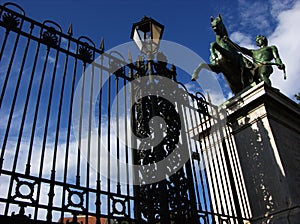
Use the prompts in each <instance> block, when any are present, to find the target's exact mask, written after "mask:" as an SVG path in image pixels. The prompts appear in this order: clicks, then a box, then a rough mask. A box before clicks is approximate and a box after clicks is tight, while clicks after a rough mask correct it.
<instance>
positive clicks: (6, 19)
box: [2, 12, 20, 30]
mask: <svg viewBox="0 0 300 224" xmlns="http://www.w3.org/2000/svg"><path fill="white" fill-rule="evenodd" d="M2 21H3V24H4V25H5V26H6V28H7V29H10V30H11V29H16V28H17V27H18V26H19V24H20V18H18V17H17V16H16V15H13V14H12V13H9V12H5V13H4V14H3V16H2Z"/></svg>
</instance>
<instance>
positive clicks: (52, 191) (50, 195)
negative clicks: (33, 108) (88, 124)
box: [35, 46, 59, 222]
mask: <svg viewBox="0 0 300 224" xmlns="http://www.w3.org/2000/svg"><path fill="white" fill-rule="evenodd" d="M48 48H50V47H49V46H48ZM48 51H50V50H48ZM58 56H59V51H58V50H57V51H56V56H55V63H54V68H53V73H52V77H51V86H50V93H49V99H48V102H47V114H46V122H45V126H44V136H43V143H42V153H41V163H40V171H39V178H40V179H41V178H42V175H43V166H44V159H45V152H46V141H47V135H48V125H49V119H50V110H51V106H52V99H53V89H54V82H55V78H56V69H57V64H58ZM52 179H53V181H54V179H55V172H54V171H52V172H51V180H52ZM40 192H41V183H38V187H37V202H38V201H39V198H40ZM48 196H49V200H48V206H49V207H48V214H47V221H49V222H50V221H52V206H53V198H54V186H53V188H50V192H49V194H48ZM37 213H38V209H37V208H36V212H35V219H37Z"/></svg>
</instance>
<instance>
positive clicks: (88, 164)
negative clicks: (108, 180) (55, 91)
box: [85, 62, 95, 223]
mask: <svg viewBox="0 0 300 224" xmlns="http://www.w3.org/2000/svg"><path fill="white" fill-rule="evenodd" d="M94 70H95V66H94V62H93V63H92V77H91V81H90V83H91V86H90V100H89V104H90V108H89V123H88V125H89V127H88V146H87V147H88V149H87V163H86V189H87V192H86V211H87V212H89V186H90V159H91V158H90V157H91V134H92V118H93V117H92V115H93V91H94V76H95V71H94ZM89 80H90V79H89ZM85 219H86V223H88V215H86V217H85Z"/></svg>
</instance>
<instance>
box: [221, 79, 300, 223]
mask: <svg viewBox="0 0 300 224" xmlns="http://www.w3.org/2000/svg"><path fill="white" fill-rule="evenodd" d="M226 108H227V114H228V117H227V121H228V123H229V125H231V128H232V134H233V136H234V140H235V143H236V148H237V152H238V156H239V159H240V164H241V168H242V173H243V176H244V180H245V185H246V191H247V193H248V198H249V203H250V207H251V213H252V219H251V224H256V223H257V224H258V223H275V224H283V223H290V224H297V223H300V221H299V220H300V107H299V106H298V105H297V104H296V103H295V102H293V101H292V100H290V99H289V98H288V97H286V96H284V95H283V94H282V93H280V92H279V90H277V89H274V88H271V87H269V86H266V85H265V84H264V83H260V84H258V85H256V86H254V87H252V88H250V89H248V90H246V91H244V92H243V93H241V94H240V95H238V96H235V97H234V98H232V99H231V100H229V101H228V103H227V104H226Z"/></svg>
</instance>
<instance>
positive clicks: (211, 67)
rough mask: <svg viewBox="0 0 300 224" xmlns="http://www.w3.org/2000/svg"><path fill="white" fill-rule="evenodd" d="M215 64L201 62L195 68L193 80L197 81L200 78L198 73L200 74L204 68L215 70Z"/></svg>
mask: <svg viewBox="0 0 300 224" xmlns="http://www.w3.org/2000/svg"><path fill="white" fill-rule="evenodd" d="M214 67H215V66H213V65H211V64H206V63H203V62H201V63H200V64H199V65H198V67H197V68H196V69H195V70H194V72H193V76H192V81H196V79H197V78H198V75H199V72H200V71H201V70H202V69H206V70H210V71H214V72H216V71H215V69H214Z"/></svg>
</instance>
